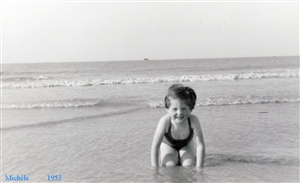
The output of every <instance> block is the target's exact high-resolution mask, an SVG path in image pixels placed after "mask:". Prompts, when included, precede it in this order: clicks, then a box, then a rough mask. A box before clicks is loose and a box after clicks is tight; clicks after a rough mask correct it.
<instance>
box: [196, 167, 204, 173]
mask: <svg viewBox="0 0 300 183" xmlns="http://www.w3.org/2000/svg"><path fill="white" fill-rule="evenodd" d="M196 171H197V172H198V173H202V172H204V169H203V167H197V166H196Z"/></svg>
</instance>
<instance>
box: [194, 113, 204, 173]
mask: <svg viewBox="0 0 300 183" xmlns="http://www.w3.org/2000/svg"><path fill="white" fill-rule="evenodd" d="M193 121H194V133H195V137H196V157H197V158H196V167H198V168H203V165H204V159H205V144H204V138H203V134H202V130H201V126H200V122H199V119H198V118H197V117H196V116H194V118H193Z"/></svg>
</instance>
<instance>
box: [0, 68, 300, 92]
mask: <svg viewBox="0 0 300 183" xmlns="http://www.w3.org/2000/svg"><path fill="white" fill-rule="evenodd" d="M298 76H299V73H298V71H297V70H270V71H260V72H259V71H255V72H247V73H239V74H217V75H182V76H165V77H145V78H120V79H90V80H75V81H74V80H47V81H45V80H37V81H34V82H33V81H32V82H18V83H5V82H3V83H2V88H47V87H79V86H94V85H120V84H142V83H162V82H193V81H226V80H227V81H232V80H243V79H260V78H288V77H298Z"/></svg>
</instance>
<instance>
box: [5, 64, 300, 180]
mask: <svg viewBox="0 0 300 183" xmlns="http://www.w3.org/2000/svg"><path fill="white" fill-rule="evenodd" d="M169 62H171V61H169ZM227 62H230V60H229V61H228V60H227ZM266 62H268V63H269V65H268V64H267V63H263V64H256V65H255V64H253V63H252V62H251V63H249V61H245V60H242V62H240V63H239V62H237V61H236V60H234V61H232V62H230V64H229V65H231V67H232V68H233V69H230V68H229V67H228V68H227V67H225V68H223V69H222V67H221V66H220V65H215V64H216V63H221V61H219V60H217V61H215V62H214V61H211V64H210V63H208V62H207V61H205V62H204V64H203V63H201V62H199V63H198V62H196V63H194V62H193V64H192V65H193V67H190V66H186V67H184V65H187V64H182V63H177V62H176V67H175V66H174V67H175V68H173V66H171V65H169V68H167V69H166V70H168V69H169V70H170V73H165V72H163V71H161V70H160V69H155V68H160V67H158V66H156V67H155V66H153V65H151V64H150V66H148V67H145V68H144V66H143V68H144V69H142V66H141V68H139V67H140V66H136V70H135V73H132V72H130V71H128V68H127V70H126V69H125V71H124V72H123V73H122V72H120V73H118V75H123V76H124V77H125V76H126V77H132V76H134V74H136V76H139V77H141V76H146V74H144V73H143V72H144V71H145V69H146V68H147V70H148V71H149V73H148V74H147V77H148V76H151V77H152V76H153V75H155V74H157V75H160V76H163V77H165V76H168V75H173V74H174V73H173V72H171V70H172V69H176V68H177V69H178V70H182V72H184V73H181V74H187V73H189V71H190V72H192V73H193V72H194V73H193V74H197V73H196V72H197V69H196V68H195V67H196V66H198V69H200V68H202V69H203V70H204V71H205V72H207V73H209V70H211V73H213V74H217V75H218V74H226V73H227V74H228V73H232V74H239V73H243V72H246V73H250V72H255V71H257V70H261V69H264V72H265V71H266V72H269V70H274V69H277V70H278V69H280V68H279V67H283V66H284V69H288V70H294V71H297V68H295V67H294V66H295V64H294V62H292V61H289V62H292V63H289V64H286V63H282V64H279V63H278V62H277V63H276V64H277V65H276V64H274V63H273V62H270V61H266ZM94 64H96V63H93V64H92V65H91V66H90V67H88V64H87V65H85V69H86V70H88V71H90V70H93V69H92V66H93V67H94V66H95V65H94ZM106 64H108V63H106ZM161 64H162V65H164V63H161ZM181 64H182V65H181ZM197 64H198V65H197ZM79 65H80V64H79ZM108 65H109V64H108ZM274 65H275V66H274ZM62 66H63V64H62V65H60V67H57V68H58V70H57V71H56V73H59V72H61V77H65V78H64V79H67V80H69V78H71V77H73V75H76V74H74V72H71V71H70V73H71V74H70V75H68V74H67V72H66V70H68V69H69V70H70V68H71V70H72V69H73V70H76V71H77V72H79V73H81V75H85V76H86V77H87V78H89V79H99V78H98V76H99V75H97V73H91V72H87V71H82V70H80V68H77V67H79V66H78V65H76V64H75V66H74V65H72V67H66V68H64V67H62ZM67 66H70V65H68V64H67ZM123 66H124V67H125V65H123ZM248 66H249V68H248ZM19 67H23V66H22V65H20V66H19ZM26 67H29V66H26ZM30 67H33V66H30ZM36 67H37V68H39V70H40V72H39V74H40V73H43V74H44V73H46V75H47V76H49V77H50V76H51V77H52V74H51V73H49V72H48V70H47V68H48V67H45V68H44V70H43V69H41V68H43V66H41V65H37V66H36ZM53 67H54V66H53ZM119 67H121V66H119ZM87 68H90V69H87ZM14 69H16V68H14ZM139 69H140V70H139ZM151 69H152V71H151ZM19 70H22V68H19ZM29 71H30V70H29ZM29 71H28V70H27V72H29ZM42 71H43V72H42ZM58 71H59V72H58ZM294 71H293V72H294ZM5 72H6V73H10V75H13V74H14V75H18V74H17V73H16V71H11V72H8V71H4V75H5ZM272 72H273V71H272ZM12 73H13V74H12ZM21 73H22V74H23V75H26V77H28V73H27V74H26V73H24V72H23V71H22V72H21ZM33 73H35V71H34V70H33V71H32V72H30V73H29V75H30V77H31V76H32V75H34V74H33ZM129 73H130V74H129ZM22 74H21V75H22ZM19 75H20V74H19ZM95 75H97V77H95ZM105 75H106V76H108V75H109V73H106V74H105V73H102V75H101V77H102V76H105ZM200 75H201V73H200ZM7 77H8V76H7ZM14 77H15V76H14ZM22 77H24V76H22ZM77 77H79V76H77ZM109 77H110V76H109ZM3 82H6V83H7V84H12V83H13V84H20V83H26V82H25V81H13V82H11V81H7V80H6V81H3ZM30 82H32V81H30ZM38 82H39V80H38V81H37V82H34V85H36V84H37V83H38ZM172 83H174V82H173V81H164V82H157V83H142V84H119V83H117V84H111V85H91V86H75V87H66V86H65V87H50V88H49V87H42V88H3V90H2V91H3V103H2V104H3V105H2V128H1V132H2V146H1V150H2V163H3V164H2V166H3V177H2V181H4V179H5V177H4V175H24V174H25V175H27V176H29V177H30V181H33V182H46V181H47V176H48V175H61V176H62V178H63V179H62V181H63V182H299V158H298V157H299V77H298V76H297V75H296V76H290V77H281V76H278V75H277V76H276V77H267V78H258V79H253V78H249V79H235V80H213V81H200V80H199V81H185V82H184V83H183V84H186V85H188V86H191V87H192V88H194V89H195V90H196V92H197V95H198V101H197V106H196V108H195V110H194V111H193V113H194V114H195V115H197V116H198V117H199V119H200V122H201V127H202V130H203V133H204V139H205V144H206V161H205V169H204V172H197V171H196V170H195V169H194V167H186V168H185V167H173V168H166V167H159V168H158V169H154V168H153V167H151V165H150V148H151V142H152V138H153V135H154V131H155V128H156V125H157V123H158V121H159V118H160V117H161V116H163V115H164V114H165V112H166V111H165V109H164V108H163V104H162V100H163V97H164V94H165V92H166V90H167V88H168V87H169V86H170V85H171V84H172Z"/></svg>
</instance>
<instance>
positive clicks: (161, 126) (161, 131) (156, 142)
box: [151, 116, 167, 166]
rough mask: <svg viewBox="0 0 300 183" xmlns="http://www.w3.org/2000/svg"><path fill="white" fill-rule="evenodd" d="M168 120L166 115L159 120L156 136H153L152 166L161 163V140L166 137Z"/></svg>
mask: <svg viewBox="0 0 300 183" xmlns="http://www.w3.org/2000/svg"><path fill="white" fill-rule="evenodd" d="M166 121H167V118H166V116H164V117H162V118H161V119H160V120H159V122H158V125H157V128H156V131H155V134H154V137H153V141H152V147H151V164H152V166H159V163H158V155H159V147H160V144H161V142H162V140H163V138H164V135H165V132H166V128H165V126H166V125H165V124H166Z"/></svg>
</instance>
